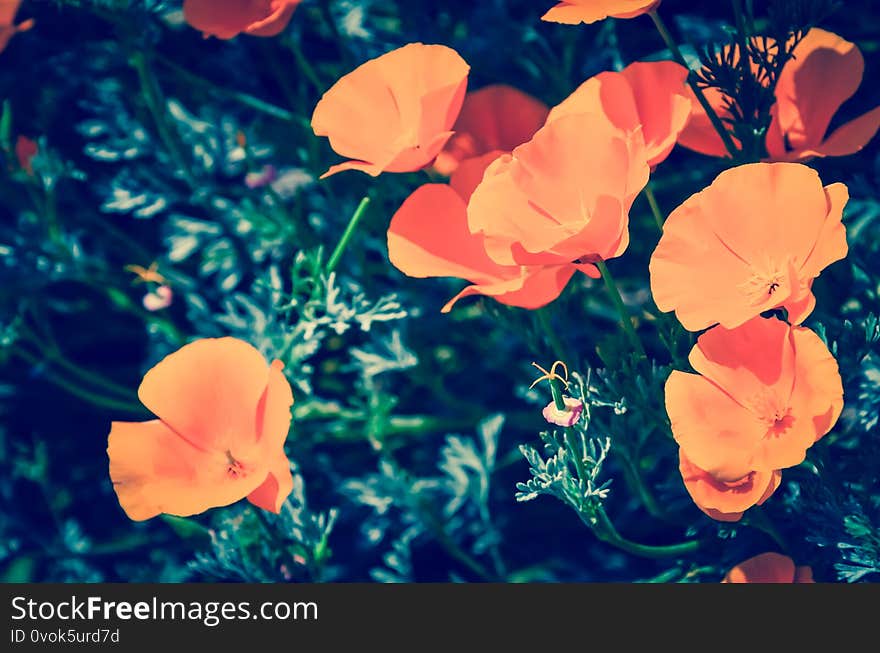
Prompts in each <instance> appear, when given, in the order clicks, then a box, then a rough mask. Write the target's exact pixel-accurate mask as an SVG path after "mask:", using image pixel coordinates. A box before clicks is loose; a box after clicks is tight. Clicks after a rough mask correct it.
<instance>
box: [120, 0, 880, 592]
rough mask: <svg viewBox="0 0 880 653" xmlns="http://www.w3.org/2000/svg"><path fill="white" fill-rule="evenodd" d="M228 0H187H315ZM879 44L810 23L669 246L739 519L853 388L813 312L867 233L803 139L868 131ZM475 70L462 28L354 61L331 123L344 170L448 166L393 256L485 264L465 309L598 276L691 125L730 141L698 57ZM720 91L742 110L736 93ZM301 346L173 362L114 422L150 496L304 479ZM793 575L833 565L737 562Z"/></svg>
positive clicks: (409, 220) (585, 12)
mask: <svg viewBox="0 0 880 653" xmlns="http://www.w3.org/2000/svg"><path fill="white" fill-rule="evenodd" d="M210 4H211V3H210V2H205V1H202V0H186V2H185V4H184V11H185V16H186V18H187V20H188V22H190V24H191V25H193V26H194V27H196V28H198V29H201V30H202V31H204V32H205V34H206V36H207V35H211V34H212V35H215V36H218V37H220V38H231V37H233V36H235V35H236V34H238V33H242V32H244V33H248V34H254V35H258V36H269V35H272V34H276V33H278V32H279V31H280V30H281V29H283V27H284V25H286V22H287V21H288V20H289V19H290V16H291V15H292V13H293V11H294V10H295V8H296V5H297V4H298V1H296V0H287V1H282V0H274V1H271V2H269V1H268V0H267V1H265V2H247V1H241V2H230V3H228V4H229V7H228V8H227V7H226V6H224V11H223V12H220V11H216V8H215V7H213V6H212V7H211V11H207V10H206V6H207V5H210ZM658 5H659V0H657V1H654V2H645V1H644V0H642V1H638V0H617V1H612V0H607V1H594V0H574V1H568V2H561V3H559V4H558V5H557V6H555V7H553V8H552V9H550V11H548V12H547V14H546V15H545V16H544V19H545V20H549V21H555V22H562V23H569V24H577V23H589V22H593V21H596V20H601V19H603V18H606V17H608V16H613V17H620V18H623V17H634V16H637V15H641V14H643V13H646V12H653V11H654V10H655V9H656V8H657V6H658ZM863 67H864V64H863V61H862V59H861V55H860V53H859V52H858V49H857V48H856V47H855V46H854V45H853V44H851V43H848V42H846V41H844V40H843V39H841V38H840V37H838V36H836V35H833V34H830V33H828V32H825V31H823V30H818V29H813V30H811V31H810V32H809V33H808V34H807V35H806V37H805V38H804V39H803V40H802V41H801V43H800V44H799V45H798V47H797V50H796V56H795V58H794V59H792V60H791V61H790V62H789V63H788V64H787V65H786V66H785V68H784V70H783V72H782V76H781V77H780V80H779V85H778V86H777V88H776V96H777V104H776V106H775V107H774V113H773V124H772V125H771V129H770V130H769V132H768V135H767V141H766V149H767V154H768V157H767V161H765V162H761V163H754V164H748V165H742V166H739V167H735V168H732V169H730V170H727V171H725V172H723V173H722V174H720V175H719V176H718V177H717V178H716V179H715V181H714V182H713V183H712V184H711V185H710V186H708V187H707V188H706V189H704V190H703V191H701V192H699V193H697V194H695V195H693V196H692V197H691V198H689V199H688V200H686V201H685V202H684V203H683V204H681V206H679V207H678V208H677V209H676V210H675V211H673V212H672V214H671V215H670V216H669V218H668V220H667V221H666V223H665V225H664V227H663V235H662V237H661V239H660V242H659V244H658V246H657V248H656V250H655V252H654V253H653V256H652V258H651V263H650V268H649V269H650V284H651V290H652V294H653V297H654V300H655V302H656V304H657V306H658V307H659V308H660V310H661V311H664V312H668V311H675V314H676V316H677V317H678V319H679V321H680V322H681V323H682V325H683V326H684V327H685V328H686V329H688V330H691V331H702V330H704V329H709V330H708V331H705V332H704V333H703V334H702V335H700V336H699V338H698V340H697V344H696V346H695V347H694V348H693V350H692V351H691V353H690V357H689V361H690V364H691V365H692V366H693V368H694V370H696V372H697V374H693V373H688V372H683V371H674V372H673V373H672V374H671V375H670V377H669V379H668V381H667V383H666V388H665V391H666V406H667V411H668V413H669V417H670V420H671V426H672V431H673V435H674V437H675V440H676V441H677V442H678V444H679V447H680V471H681V474H682V478H683V481H684V484H685V487H686V488H687V491H688V492H689V493H690V495H691V497H692V498H693V500H694V502H695V503H696V504H697V506H699V507H700V508H701V509H702V510H703V511H704V512H705V513H706V514H707V515H709V516H710V517H712V518H714V519H718V520H723V521H736V520H738V519H740V518H741V516H742V514H743V513H744V511H746V510H747V509H748V508H750V507H751V506H753V505H756V504H761V503H763V502H764V501H766V500H767V499H768V498H769V497H770V495H771V494H773V492H774V491H775V490H776V488H777V487H778V486H779V483H780V481H781V470H782V469H784V468H787V467H791V466H793V465H797V464H799V463H801V462H802V461H803V460H804V458H805V455H806V451H807V449H808V448H809V447H810V446H811V445H812V444H813V443H814V442H815V441H817V440H818V439H819V438H821V437H822V436H824V435H825V434H826V433H828V431H829V430H830V429H831V428H832V427H833V426H834V424H835V422H836V421H837V419H838V417H839V415H840V412H841V410H842V406H843V391H842V385H841V380H840V376H839V373H838V370H837V364H836V361H835V360H834V358H833V357H832V355H831V354H830V352H829V351H828V349H827V347H826V346H825V345H824V343H823V342H822V341H821V339H820V338H819V337H818V336H817V335H816V334H815V333H813V332H812V331H810V330H809V329H807V328H805V327H802V326H799V325H800V324H801V322H802V321H803V320H804V319H805V318H806V317H807V316H808V315H809V314H810V313H811V311H812V310H813V308H814V306H815V297H814V295H813V293H812V291H811V286H812V283H813V280H814V279H815V278H816V277H818V276H819V274H820V273H821V272H822V270H823V269H824V268H826V267H827V266H828V265H830V264H831V263H833V262H835V261H837V260H840V259H842V258H844V257H845V256H846V253H847V243H846V232H845V229H844V227H843V224H842V222H841V217H842V212H843V208H844V205H845V204H846V202H847V199H848V192H847V189H846V187H845V186H844V185H842V184H830V185H828V186H823V184H822V182H821V180H820V179H819V176H818V174H817V173H816V172H815V171H813V170H812V169H810V168H808V167H806V166H805V165H803V164H802V163H798V162H799V161H805V160H807V159H809V158H812V157H816V156H839V155H843V154H848V153H851V152H854V151H857V150H858V149H860V148H861V147H862V146H864V145H865V144H866V143H867V142H868V140H870V138H871V137H873V135H874V134H875V133H876V131H877V129H878V127H880V107H878V108H877V109H875V110H873V111H871V112H869V113H868V114H865V115H864V116H862V117H861V118H858V119H856V120H854V121H852V122H850V123H848V124H846V125H844V126H842V127H840V128H838V129H837V130H836V131H834V132H833V133H832V134H831V135H829V136H826V132H827V130H828V126H829V124H830V121H831V117H832V116H833V115H834V113H835V112H836V111H837V109H838V108H839V107H840V105H841V104H842V103H843V101H845V100H846V99H847V98H849V97H850V96H851V95H852V94H853V93H854V92H855V89H856V88H857V87H858V85H859V83H860V81H861V77H862V72H863ZM469 70H470V68H469V66H468V64H467V63H466V62H465V61H464V60H463V59H462V58H461V57H460V56H459V55H458V53H456V52H455V51H454V50H452V49H451V48H448V47H446V46H442V45H425V44H422V43H411V44H408V45H406V46H404V47H401V48H398V49H396V50H393V51H391V52H388V53H386V54H384V55H382V56H380V57H378V58H376V59H373V60H370V61H368V62H366V63H364V64H363V65H361V66H360V67H358V68H356V69H355V70H354V71H352V72H351V73H349V74H347V75H345V76H344V77H342V78H341V79H340V80H339V81H338V82H337V83H336V84H335V85H333V87H332V88H330V89H329V90H328V91H327V92H326V93H325V94H324V96H323V97H322V99H321V100H320V102H319V103H318V104H317V106H316V108H315V111H314V114H313V117H312V126H313V129H314V132H315V134H316V135H318V136H326V137H328V139H329V142H330V145H331V146H332V148H333V149H334V150H335V151H336V152H337V153H338V154H339V155H341V156H343V157H345V158H346V159H348V160H346V161H344V162H343V163H340V164H338V165H334V166H332V167H331V168H330V169H329V170H328V171H327V172H326V173H325V175H324V176H325V177H326V176H330V175H334V174H337V173H340V172H343V171H346V170H360V171H361V172H364V173H366V174H368V175H371V176H378V175H380V174H382V173H400V172H414V171H419V170H424V169H431V170H432V171H433V174H434V175H443V176H447V177H448V182H447V183H428V184H425V185H423V186H421V187H419V188H417V189H416V190H415V191H414V192H413V193H412V194H411V195H410V196H409V197H408V198H407V199H406V200H405V201H404V202H403V204H402V206H401V207H400V208H399V209H398V210H397V212H396V213H395V214H394V216H393V217H392V219H391V222H390V225H389V228H388V234H387V238H388V253H389V259H390V261H391V262H392V264H393V265H395V266H396V267H397V268H398V269H399V270H401V271H402V272H404V273H405V274H407V275H409V276H411V277H422V278H424V277H456V278H461V279H464V280H466V281H468V282H469V283H470V284H471V285H469V286H467V287H465V288H464V289H463V290H462V291H460V292H459V293H458V294H457V295H456V296H455V297H453V298H452V299H451V300H450V301H449V302H448V303H447V304H446V305H445V306H444V307H443V308H442V310H443V311H444V312H445V311H448V310H450V309H451V308H452V306H453V305H454V304H455V303H456V301H458V300H459V299H461V298H462V297H465V296H469V295H486V296H490V297H492V298H494V299H495V300H496V301H499V302H501V303H504V304H508V305H512V306H519V307H524V308H538V307H541V306H543V305H546V304H547V303H549V302H552V301H553V300H554V299H556V298H557V297H558V296H559V294H560V293H561V292H562V290H563V288H564V287H565V285H566V284H567V283H568V281H569V280H570V279H571V278H572V276H573V275H575V274H576V273H577V272H581V273H583V274H586V275H588V276H591V277H599V276H600V274H601V270H602V268H603V266H604V262H605V261H607V260H609V259H611V258H615V257H618V256H620V255H622V254H623V253H624V251H625V250H626V248H627V245H628V242H629V227H628V221H629V211H630V208H631V206H632V204H633V202H634V200H635V198H636V196H637V195H638V194H639V193H640V192H641V191H642V189H643V188H644V187H645V186H646V184H647V182H648V179H649V176H650V174H651V172H652V171H653V169H654V168H655V167H656V166H658V165H659V164H660V163H661V162H663V161H664V160H665V159H666V157H667V156H668V155H669V153H670V151H671V150H672V148H673V147H674V146H675V144H676V143H680V144H682V145H684V146H686V147H689V148H691V149H695V150H697V151H700V152H703V153H705V154H710V155H718V156H725V155H726V150H725V149H724V146H723V144H722V141H721V139H720V137H719V135H718V133H717V132H716V131H714V128H713V126H712V123H711V122H710V121H709V117H708V116H707V115H706V112H705V110H704V108H703V106H702V105H701V104H700V103H699V102H697V101H696V98H695V96H694V93H693V92H692V91H691V90H690V88H689V87H688V85H687V78H688V70H687V69H685V68H684V67H683V66H681V65H679V64H677V63H675V62H670V61H660V62H650V63H633V64H631V65H629V66H628V67H626V68H625V69H624V70H622V71H619V72H603V73H600V74H598V75H596V76H595V77H592V78H590V79H588V80H587V81H585V82H584V83H583V84H582V85H581V86H580V87H579V88H577V89H576V90H575V91H574V92H573V93H572V94H571V95H570V96H569V97H568V98H566V99H565V100H564V101H563V102H561V103H560V104H558V105H557V106H555V107H553V108H550V107H548V106H546V105H544V104H543V103H542V102H540V101H539V100H537V99H536V98H533V97H531V96H529V95H527V94H525V93H523V92H521V91H519V90H517V89H515V88H512V87H510V86H506V85H501V84H498V85H491V86H487V87H484V88H481V89H479V90H476V91H472V92H470V93H468V92H467V78H468V74H469ZM820 80H821V81H820ZM820 83H821V84H823V85H824V86H823V89H822V90H821V91H820V92H817V85H818V84H820ZM706 95H707V99H708V100H709V104H710V105H711V106H712V107H713V108H715V110H716V111H717V112H718V113H720V114H721V115H722V117H723V115H724V111H725V107H726V106H727V104H726V102H725V98H724V97H723V96H722V95H721V94H720V93H713V92H712V91H711V89H708V90H707V91H706ZM768 311H776V312H777V313H779V312H782V311H784V312H785V320H783V319H779V318H778V317H764V314H766V313H767V312H768ZM281 368H282V364H281V363H280V362H279V361H274V362H273V363H272V364H271V365H267V363H266V361H265V360H264V359H263V357H262V356H261V355H260V354H259V353H258V352H257V351H256V350H255V349H253V347H251V346H250V345H247V344H246V343H243V342H241V341H239V340H235V339H231V338H222V339H207V340H200V341H197V342H195V343H192V344H190V345H187V346H185V347H183V348H182V349H181V350H179V351H178V352H176V353H174V354H172V355H170V356H168V357H167V358H166V359H164V360H163V361H162V362H160V363H159V364H158V365H157V366H156V367H154V368H153V369H152V370H150V372H148V373H147V375H146V376H145V378H144V381H143V383H142V385H141V387H140V389H139V396H140V398H141V400H142V401H143V403H144V404H145V405H146V406H147V407H149V408H150V409H151V410H153V412H155V413H156V414H157V415H159V419H157V420H154V421H151V422H145V423H140V424H132V423H123V422H114V424H113V426H112V430H111V433H110V439H109V448H108V453H109V456H110V475H111V478H112V480H113V483H114V487H115V489H116V492H117V495H118V497H119V500H120V503H121V505H122V507H123V508H124V509H125V511H126V512H127V514H128V515H129V516H130V517H131V518H132V519H146V518H149V517H152V516H154V515H156V514H159V513H162V512H166V513H171V514H176V515H189V514H194V513H197V512H201V511H203V510H206V509H208V508H210V507H215V506H221V505H227V504H229V503H231V502H233V501H237V500H239V499H241V498H243V497H247V498H248V499H249V500H250V501H251V502H252V503H254V504H255V505H257V506H260V507H263V508H265V509H268V510H273V511H276V512H277V511H278V509H279V507H280V505H281V502H283V500H284V499H285V498H286V496H287V494H288V493H289V492H290V490H291V483H292V481H291V477H290V471H289V467H288V461H287V458H286V457H285V454H284V448H283V445H284V440H285V438H286V436H287V431H288V428H289V424H290V406H291V405H292V402H293V397H292V394H291V390H290V386H289V384H288V383H287V381H286V380H285V378H284V375H283V373H282V372H281ZM184 398H186V399H185V400H184ZM548 408H549V407H548ZM565 417H566V418H568V417H570V416H569V415H567V414H566V416H565ZM548 419H550V418H549V417H548ZM574 419H575V420H576V417H575V418H574ZM770 578H773V579H783V578H784V579H787V580H788V581H789V582H791V581H793V580H794V581H797V580H800V581H801V582H808V581H809V580H811V575H810V572H809V568H798V569H795V568H794V563H792V562H791V560H789V559H787V558H784V557H783V556H779V555H778V554H764V555H762V556H758V557H756V558H753V559H751V560H748V561H746V562H744V563H742V564H741V565H739V566H738V567H736V568H734V569H733V570H731V572H730V573H729V574H728V577H727V579H726V580H728V581H729V582H744V581H745V582H749V581H753V580H755V579H758V580H761V579H770Z"/></svg>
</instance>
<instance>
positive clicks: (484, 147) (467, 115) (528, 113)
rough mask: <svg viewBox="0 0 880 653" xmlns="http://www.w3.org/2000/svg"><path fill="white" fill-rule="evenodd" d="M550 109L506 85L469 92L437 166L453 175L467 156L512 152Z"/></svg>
mask: <svg viewBox="0 0 880 653" xmlns="http://www.w3.org/2000/svg"><path fill="white" fill-rule="evenodd" d="M688 106H690V105H688ZM549 111H550V109H549V108H548V107H547V105H546V104H544V103H543V102H541V101H540V100H537V99H535V98H533V97H532V96H531V95H528V94H526V93H523V92H522V91H520V90H518V89H515V88H513V87H512V86H507V85H506V84H492V85H490V86H484V87H483V88H481V89H479V90H477V91H472V92H470V93H468V94H467V95H466V96H465V98H464V104H463V105H462V107H461V113H459V114H458V119H457V120H456V121H455V125H454V126H453V128H452V129H453V131H454V132H455V134H454V135H453V136H452V138H450V139H449V142H447V143H446V147H445V148H443V151H442V152H441V153H440V155H439V156H438V157H437V160H436V161H435V162H434V169H435V170H437V172H439V173H441V174H444V175H450V174H452V173H453V172H454V171H455V169H456V168H457V167H458V164H459V163H461V162H462V161H465V160H466V159H471V158H474V157H480V156H483V155H484V154H487V153H488V152H492V151H497V152H498V154H499V155H500V154H501V153H502V152H510V151H511V150H513V148H515V147H516V146H518V145H522V144H523V143H525V142H526V141H527V140H529V139H530V138H531V137H532V136H534V135H535V132H536V131H538V130H539V129H540V128H541V126H542V125H543V124H544V122H545V121H546V120H547V113H548V112H549Z"/></svg>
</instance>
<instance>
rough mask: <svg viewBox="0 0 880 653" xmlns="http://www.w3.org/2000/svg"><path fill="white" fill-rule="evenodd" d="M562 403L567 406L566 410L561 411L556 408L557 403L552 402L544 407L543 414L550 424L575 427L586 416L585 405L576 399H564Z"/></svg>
mask: <svg viewBox="0 0 880 653" xmlns="http://www.w3.org/2000/svg"><path fill="white" fill-rule="evenodd" d="M562 401H563V403H564V404H565V409H563V410H560V409H559V408H557V407H556V402H555V401H551V402H550V403H549V404H547V405H546V406H545V407H544V410H542V411H541V414H542V415H543V416H544V419H546V420H547V421H548V422H549V423H550V424H556V426H566V427H567V426H574V425H575V424H577V423H578V421H579V420H580V418H581V415H583V414H584V403H583V402H582V401H581V400H580V399H575V398H574V397H563V398H562Z"/></svg>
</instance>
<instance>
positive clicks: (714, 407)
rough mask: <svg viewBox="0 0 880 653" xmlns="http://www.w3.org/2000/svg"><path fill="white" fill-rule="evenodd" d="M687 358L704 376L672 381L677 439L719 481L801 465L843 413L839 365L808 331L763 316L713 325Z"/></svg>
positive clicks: (670, 403)
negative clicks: (732, 326)
mask: <svg viewBox="0 0 880 653" xmlns="http://www.w3.org/2000/svg"><path fill="white" fill-rule="evenodd" d="M688 360H689V361H690V364H691V365H692V366H693V368H694V369H695V370H696V371H697V372H699V374H690V373H686V372H679V371H674V372H672V374H671V375H670V376H669V379H668V380H667V381H666V411H667V413H668V414H669V419H670V421H671V425H672V434H673V436H674V437H675V440H676V442H678V444H679V445H680V446H681V449H682V452H683V454H684V457H686V459H687V460H688V461H690V462H691V463H693V466H695V467H697V468H699V469H700V470H705V472H706V473H707V474H710V475H711V476H712V477H714V478H715V479H716V480H718V481H721V482H725V483H734V484H738V483H740V482H741V480H742V479H743V478H746V477H749V475H750V474H752V473H753V472H760V473H772V472H775V471H776V470H779V469H784V468H786V467H792V466H794V465H798V464H800V463H802V462H803V461H804V458H805V456H806V452H807V449H809V448H810V447H811V446H812V445H813V443H814V442H816V441H817V440H819V439H820V438H821V437H822V436H824V435H825V434H826V433H828V432H829V431H830V430H831V428H832V427H833V426H834V424H835V423H836V422H837V418H838V417H839V416H840V412H841V410H842V408H843V385H842V382H841V379H840V374H839V372H838V369H837V362H836V361H835V360H834V357H833V356H832V355H831V353H830V352H829V351H828V348H827V347H826V346H825V343H823V342H822V340H821V339H820V338H819V336H817V335H816V334H815V333H813V332H812V331H810V330H809V329H806V328H804V327H792V326H789V325H788V324H786V323H785V322H782V321H781V320H777V319H772V318H771V319H766V318H761V317H757V318H755V319H753V320H751V321H749V322H746V323H745V324H743V325H742V326H740V327H737V328H736V329H732V330H728V329H725V328H723V327H720V326H719V327H715V328H714V329H710V330H709V331H707V332H706V333H704V334H703V335H701V336H700V337H699V339H698V340H697V344H696V346H695V347H694V348H693V349H692V350H691V353H690V356H689V358H688ZM753 478H754V480H755V483H757V482H758V479H757V477H753ZM766 483H767V481H763V484H764V486H765V487H766ZM759 485H760V484H759ZM759 490H760V488H758V487H755V492H756V493H758V495H759V496H760V492H759ZM704 503H705V502H704Z"/></svg>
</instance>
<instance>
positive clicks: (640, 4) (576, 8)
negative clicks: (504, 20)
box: [541, 0, 660, 25]
mask: <svg viewBox="0 0 880 653" xmlns="http://www.w3.org/2000/svg"><path fill="white" fill-rule="evenodd" d="M659 4H660V0H563V2H560V3H559V4H557V5H556V6H555V7H552V8H551V9H550V10H549V11H548V12H547V13H546V14H544V15H543V16H542V17H541V20H546V21H549V22H551V23H565V24H566V25H578V24H579V23H595V22H597V21H600V20H605V19H606V18H635V17H636V16H641V15H642V14H646V13H648V12H649V11H652V10H654V9H656V8H657V6H658V5H659Z"/></svg>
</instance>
